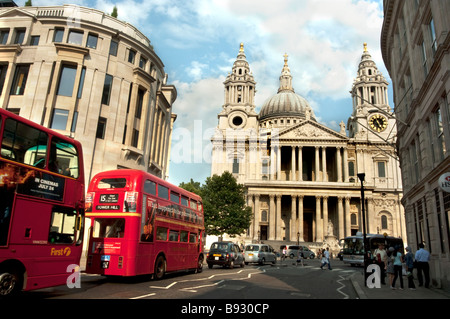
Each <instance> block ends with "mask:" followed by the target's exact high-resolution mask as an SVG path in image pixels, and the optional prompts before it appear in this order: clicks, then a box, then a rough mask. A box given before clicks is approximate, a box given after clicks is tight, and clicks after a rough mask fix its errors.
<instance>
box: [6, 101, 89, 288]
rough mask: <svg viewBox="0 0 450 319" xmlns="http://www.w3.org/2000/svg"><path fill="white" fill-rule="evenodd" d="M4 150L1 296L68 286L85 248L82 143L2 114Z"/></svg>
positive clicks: (19, 118) (26, 121)
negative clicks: (70, 267)
mask: <svg viewBox="0 0 450 319" xmlns="http://www.w3.org/2000/svg"><path fill="white" fill-rule="evenodd" d="M0 147H1V149H0V150H1V152H0V295H9V294H12V293H13V292H16V291H20V290H22V289H23V290H32V289H39V288H45V287H51V286H57V285H63V284H66V283H67V280H68V277H69V276H70V273H68V272H70V271H68V266H70V265H78V264H79V262H80V257H81V252H82V243H83V222H84V192H85V189H84V187H85V184H84V169H83V154H82V148H81V144H80V143H79V142H77V141H75V140H73V139H72V138H69V137H66V136H64V135H62V134H58V133H57V132H54V131H52V130H49V129H47V128H45V127H43V126H40V125H38V124H36V123H33V122H31V121H28V120H26V119H24V118H22V117H20V116H17V115H15V114H13V113H11V112H8V111H6V110H4V109H0ZM74 268H75V267H74Z"/></svg>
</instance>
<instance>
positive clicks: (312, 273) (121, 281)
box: [20, 259, 362, 300]
mask: <svg viewBox="0 0 450 319" xmlns="http://www.w3.org/2000/svg"><path fill="white" fill-rule="evenodd" d="M319 266H320V261H319V260H318V259H314V260H307V261H306V264H305V265H304V266H301V265H298V266H297V265H295V264H294V260H291V259H287V260H285V261H283V262H280V261H278V263H277V264H276V265H269V264H268V265H263V266H260V265H256V264H255V265H247V266H245V267H244V268H240V267H236V268H234V269H225V268H221V267H219V266H214V268H212V269H208V268H207V267H204V270H203V272H201V273H198V274H194V273H177V274H168V275H166V277H165V278H163V279H162V280H159V281H157V280H152V279H151V277H150V276H142V277H137V278H131V279H129V278H109V277H104V276H99V275H89V274H85V273H82V274H81V282H80V288H76V287H75V288H69V287H67V286H59V287H52V288H46V289H40V290H36V291H29V292H24V293H23V294H22V295H21V296H20V298H21V299H22V300H23V298H25V299H34V300H36V299H39V300H42V299H108V300H111V299H177V300H181V299H184V300H187V299H189V300H201V299H213V300H221V299H224V300H272V299H283V300H286V299H356V298H357V295H356V293H355V291H354V289H353V286H352V284H351V282H350V280H349V276H350V275H352V274H354V273H355V272H360V273H362V269H361V268H355V267H350V266H347V265H344V264H343V263H342V262H341V261H339V260H332V266H333V269H332V270H331V271H330V270H328V269H324V270H321V269H320V267H319ZM361 276H362V275H361Z"/></svg>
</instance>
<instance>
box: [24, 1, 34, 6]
mask: <svg viewBox="0 0 450 319" xmlns="http://www.w3.org/2000/svg"><path fill="white" fill-rule="evenodd" d="M32 6H33V4H32V3H31V0H27V1H26V2H25V7H32Z"/></svg>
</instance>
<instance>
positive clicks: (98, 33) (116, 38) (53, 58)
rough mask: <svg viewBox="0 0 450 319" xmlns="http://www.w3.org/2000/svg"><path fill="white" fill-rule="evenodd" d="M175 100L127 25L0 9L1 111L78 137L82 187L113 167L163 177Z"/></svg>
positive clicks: (75, 11) (143, 40) (81, 10)
mask: <svg viewBox="0 0 450 319" xmlns="http://www.w3.org/2000/svg"><path fill="white" fill-rule="evenodd" d="M176 97H177V91H176V89H175V87H174V86H173V85H170V84H168V83H167V75H166V73H165V72H164V64H163V62H162V60H161V59H160V58H159V57H158V56H157V55H156V53H155V51H154V50H153V47H152V45H151V43H150V40H149V39H148V38H147V37H146V36H145V35H144V34H143V33H142V32H141V31H139V30H137V29H136V28H135V27H133V26H132V25H130V24H128V23H126V22H123V21H120V20H118V19H116V18H113V17H111V16H109V15H107V14H105V13H103V12H101V11H98V10H95V9H90V8H85V7H79V6H75V5H64V6H54V7H10V8H0V107H2V108H4V109H7V110H9V111H12V112H14V113H16V114H19V115H20V116H23V117H25V118H27V119H30V120H32V121H34V122H36V123H39V124H41V125H44V126H46V127H49V128H52V129H54V130H56V131H58V132H60V133H62V134H65V135H68V136H72V137H73V138H75V139H77V140H79V141H80V142H81V143H82V144H83V149H84V156H85V157H84V160H85V174H86V176H85V177H86V182H89V181H90V179H91V177H93V176H94V175H95V174H96V173H97V172H99V171H104V170H108V169H117V168H136V169H141V170H144V171H148V172H150V173H153V174H154V175H156V176H159V177H161V178H167V175H168V169H169V168H168V163H169V152H170V144H171V132H172V125H173V122H174V121H175V118H176V116H175V114H173V112H172V104H173V102H174V101H175V99H176Z"/></svg>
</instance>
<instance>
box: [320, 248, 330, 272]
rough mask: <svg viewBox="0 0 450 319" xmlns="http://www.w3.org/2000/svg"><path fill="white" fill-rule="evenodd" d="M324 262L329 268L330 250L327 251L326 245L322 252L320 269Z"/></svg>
mask: <svg viewBox="0 0 450 319" xmlns="http://www.w3.org/2000/svg"><path fill="white" fill-rule="evenodd" d="M326 264H328V269H329V270H331V264H330V252H329V248H328V247H327V250H325V251H324V252H323V257H322V264H321V265H320V269H323V266H325V265H326Z"/></svg>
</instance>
